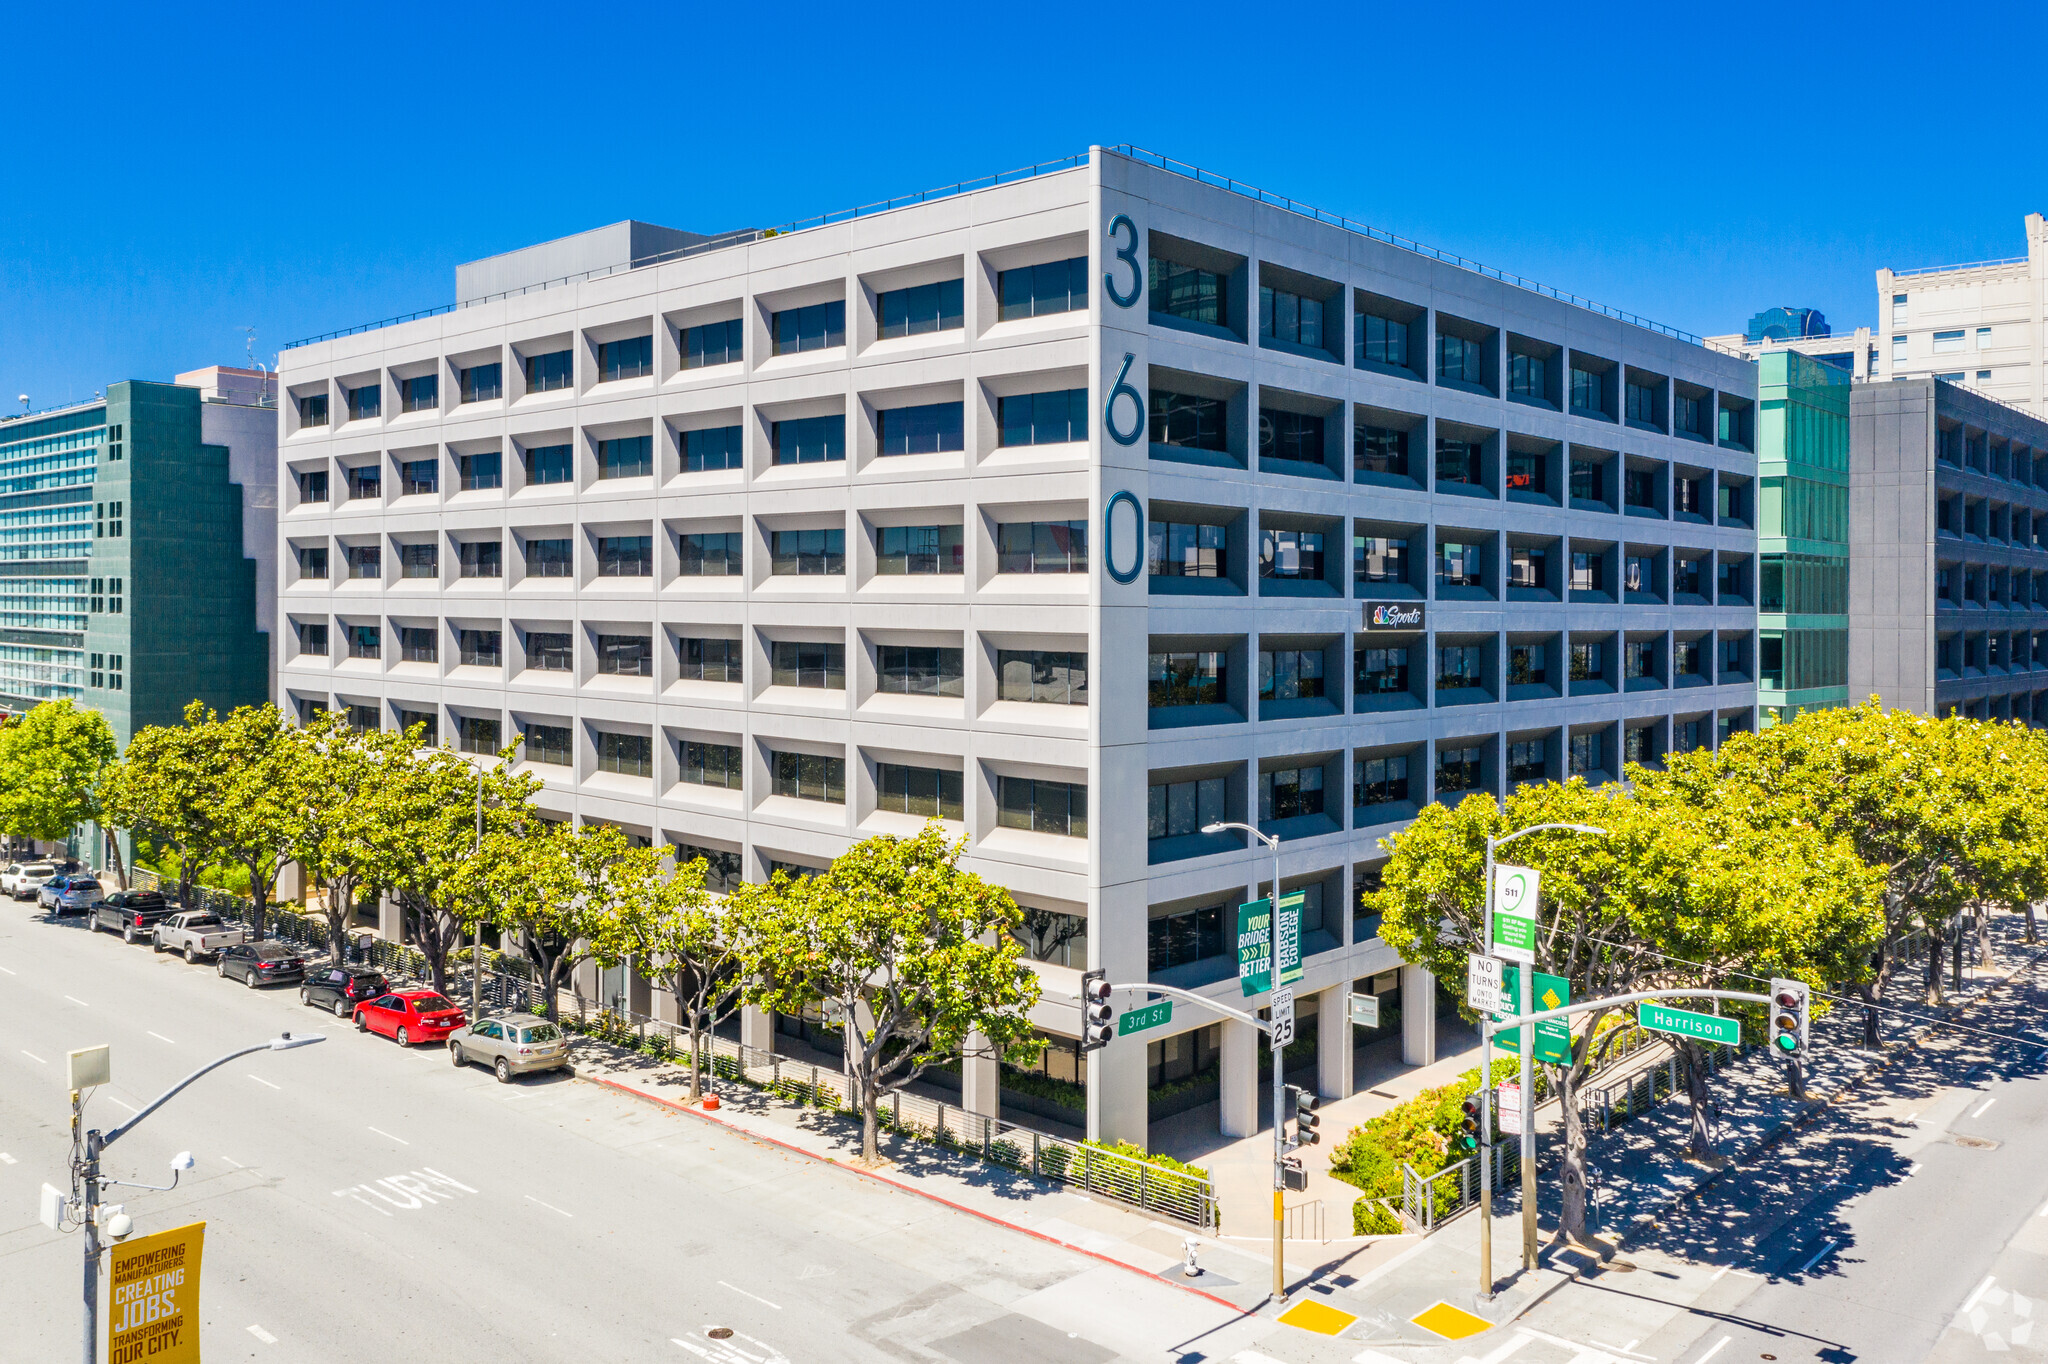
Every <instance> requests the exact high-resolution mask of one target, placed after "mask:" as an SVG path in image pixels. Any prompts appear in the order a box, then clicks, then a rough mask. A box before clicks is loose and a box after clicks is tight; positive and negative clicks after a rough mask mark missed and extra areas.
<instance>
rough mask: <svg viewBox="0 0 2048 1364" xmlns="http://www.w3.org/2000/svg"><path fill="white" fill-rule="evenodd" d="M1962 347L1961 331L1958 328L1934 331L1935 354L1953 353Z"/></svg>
mask: <svg viewBox="0 0 2048 1364" xmlns="http://www.w3.org/2000/svg"><path fill="white" fill-rule="evenodd" d="M1962 348H1963V333H1962V332H1961V331H1960V330H1957V331H1951V332H1936V333H1935V334H1934V353H1935V354H1936V355H1953V354H1955V353H1956V352H1957V351H1959V350H1961V349H1962Z"/></svg>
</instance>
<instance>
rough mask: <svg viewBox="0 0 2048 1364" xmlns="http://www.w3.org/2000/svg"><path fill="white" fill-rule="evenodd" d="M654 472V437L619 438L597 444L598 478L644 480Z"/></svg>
mask: <svg viewBox="0 0 2048 1364" xmlns="http://www.w3.org/2000/svg"><path fill="white" fill-rule="evenodd" d="M653 472H654V437H652V436H621V437H619V438H618V439H617V440H601V441H599V442H598V443H597V476H598V477H599V478H646V477H648V476H649V475H650V474H652V473H653Z"/></svg>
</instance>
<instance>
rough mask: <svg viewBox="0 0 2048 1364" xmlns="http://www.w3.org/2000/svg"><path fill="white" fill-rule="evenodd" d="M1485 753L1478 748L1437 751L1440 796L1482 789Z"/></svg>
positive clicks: (1437, 779) (1437, 783)
mask: <svg viewBox="0 0 2048 1364" xmlns="http://www.w3.org/2000/svg"><path fill="white" fill-rule="evenodd" d="M1483 761H1484V753H1483V751H1482V750H1481V749H1479V748H1478V747H1476V746H1475V747H1472V748H1439V749H1438V750H1437V751H1436V790H1437V794H1438V795H1445V794H1448V793H1452V792H1457V791H1477V790H1479V789H1480V782H1481V780H1482V777H1481V773H1482V771H1483Z"/></svg>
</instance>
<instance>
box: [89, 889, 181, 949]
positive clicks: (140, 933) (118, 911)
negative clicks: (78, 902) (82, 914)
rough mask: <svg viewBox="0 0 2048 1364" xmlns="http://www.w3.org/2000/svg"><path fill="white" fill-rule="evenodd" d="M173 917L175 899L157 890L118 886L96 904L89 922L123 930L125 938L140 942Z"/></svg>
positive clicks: (113, 930)
mask: <svg viewBox="0 0 2048 1364" xmlns="http://www.w3.org/2000/svg"><path fill="white" fill-rule="evenodd" d="M170 917H171V902H170V901H169V900H166V899H165V898H164V897H163V895H162V893H161V892H159V891H154V890H117V891H115V892H114V893H113V894H112V895H109V896H108V897H107V898H106V899H104V900H102V901H100V902H99V903H98V904H96V905H94V906H93V907H92V914H91V915H90V916H89V917H88V918H87V919H86V921H85V926H86V927H87V928H90V929H91V930H92V931H93V932H95V933H98V932H100V931H101V930H102V929H104V930H106V931H107V932H109V933H119V934H120V935H121V941H122V942H130V943H132V942H139V941H141V940H142V939H144V938H146V937H148V936H149V935H150V933H151V932H152V931H154V930H155V928H156V926H157V925H158V924H160V923H162V922H163V921H164V920H165V919H168V918H170Z"/></svg>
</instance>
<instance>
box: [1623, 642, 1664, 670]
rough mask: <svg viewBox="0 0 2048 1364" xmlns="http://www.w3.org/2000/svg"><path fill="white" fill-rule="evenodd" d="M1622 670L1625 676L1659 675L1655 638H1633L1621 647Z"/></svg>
mask: <svg viewBox="0 0 2048 1364" xmlns="http://www.w3.org/2000/svg"><path fill="white" fill-rule="evenodd" d="M1621 672H1622V676H1623V677H1624V678H1628V679H1631V680H1633V679H1635V678H1638V677H1655V676H1656V675H1657V645H1656V641H1654V640H1647V639H1643V640H1636V639H1632V640H1630V641H1628V642H1627V643H1626V644H1624V645H1623V646H1622V649H1621Z"/></svg>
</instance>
